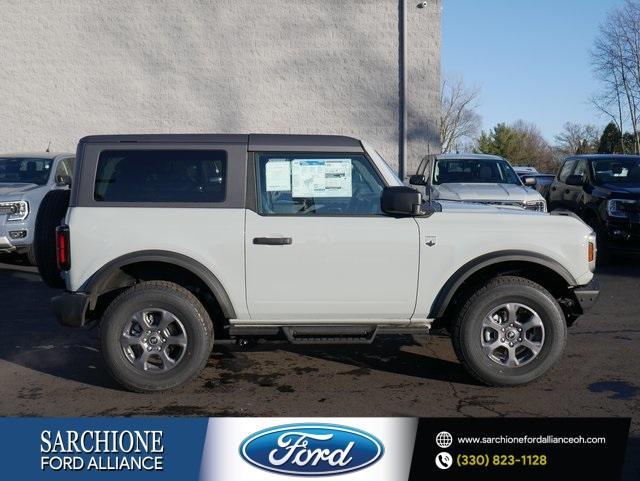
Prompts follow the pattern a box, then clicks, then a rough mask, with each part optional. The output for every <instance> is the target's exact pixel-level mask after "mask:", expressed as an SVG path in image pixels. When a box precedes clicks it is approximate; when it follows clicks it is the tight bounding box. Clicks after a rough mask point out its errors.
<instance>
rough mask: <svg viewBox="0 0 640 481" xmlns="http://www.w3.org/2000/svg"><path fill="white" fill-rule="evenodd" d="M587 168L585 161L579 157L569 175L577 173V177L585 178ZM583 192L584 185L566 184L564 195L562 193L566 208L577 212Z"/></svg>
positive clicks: (578, 211)
mask: <svg viewBox="0 0 640 481" xmlns="http://www.w3.org/2000/svg"><path fill="white" fill-rule="evenodd" d="M587 170H588V164H587V161H586V160H585V159H579V160H577V161H576V165H575V167H574V169H573V173H572V174H571V175H577V176H579V177H582V179H583V180H585V179H587V176H588V175H589V174H588V172H587ZM583 193H584V186H582V185H566V186H565V188H564V195H563V199H564V205H566V208H567V209H569V210H570V211H572V212H575V213H577V214H579V213H580V201H581V200H582V195H583Z"/></svg>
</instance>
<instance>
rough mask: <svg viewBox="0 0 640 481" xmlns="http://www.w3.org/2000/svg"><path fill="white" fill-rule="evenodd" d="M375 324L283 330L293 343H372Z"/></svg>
mask: <svg viewBox="0 0 640 481" xmlns="http://www.w3.org/2000/svg"><path fill="white" fill-rule="evenodd" d="M376 330H377V328H376V327H375V326H291V327H283V328H282V331H283V332H284V335H285V336H286V337H287V340H288V341H289V342H290V343H291V344H371V343H372V342H373V340H374V339H375V337H376Z"/></svg>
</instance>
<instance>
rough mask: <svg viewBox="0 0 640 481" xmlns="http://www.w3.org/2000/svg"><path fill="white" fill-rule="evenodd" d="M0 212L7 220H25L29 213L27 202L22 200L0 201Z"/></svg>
mask: <svg viewBox="0 0 640 481" xmlns="http://www.w3.org/2000/svg"><path fill="white" fill-rule="evenodd" d="M0 214H6V215H7V220H8V221H12V220H25V219H26V218H27V216H28V215H29V203H28V202H27V201H24V200H15V201H10V202H0Z"/></svg>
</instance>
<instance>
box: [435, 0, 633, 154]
mask: <svg viewBox="0 0 640 481" xmlns="http://www.w3.org/2000/svg"><path fill="white" fill-rule="evenodd" d="M443 4H444V6H443V24H442V74H443V75H444V76H451V77H453V78H457V77H462V78H463V79H464V81H465V83H466V84H468V85H470V86H473V87H478V88H479V89H480V91H481V93H480V99H479V103H480V106H479V109H478V113H479V114H480V115H481V116H482V120H483V122H482V123H483V127H482V128H483V129H484V130H489V129H490V128H491V127H493V126H494V125H495V124H497V123H498V122H507V123H510V122H513V121H515V120H518V119H523V120H526V121H529V122H533V123H534V124H536V125H537V126H538V127H539V128H540V130H541V131H542V133H543V135H544V136H545V138H546V139H547V140H548V141H550V142H553V137H554V136H555V135H556V134H557V133H559V132H560V131H561V130H562V126H563V125H564V123H565V122H567V121H571V122H579V123H593V124H596V125H598V126H601V127H602V126H604V125H605V124H606V123H607V122H608V120H607V119H605V118H604V117H602V116H600V115H599V114H598V113H597V112H596V111H595V109H594V108H593V107H592V106H591V105H590V104H589V97H590V96H591V95H592V94H593V93H596V92H597V91H598V83H597V82H596V80H595V79H594V77H593V74H592V71H591V66H590V61H589V51H590V49H591V47H592V45H593V41H594V39H595V37H596V36H597V35H598V28H599V24H600V22H601V21H602V20H603V19H604V18H605V17H606V14H607V12H608V11H609V10H611V9H612V8H615V7H617V6H619V5H622V4H623V0H443Z"/></svg>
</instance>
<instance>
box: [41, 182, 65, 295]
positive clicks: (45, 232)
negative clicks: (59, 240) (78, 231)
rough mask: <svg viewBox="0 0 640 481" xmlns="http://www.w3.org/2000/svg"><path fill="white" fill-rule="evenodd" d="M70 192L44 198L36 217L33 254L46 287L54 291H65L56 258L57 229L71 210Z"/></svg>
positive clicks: (52, 192)
mask: <svg viewBox="0 0 640 481" xmlns="http://www.w3.org/2000/svg"><path fill="white" fill-rule="evenodd" d="M70 195H71V192H70V191H69V190H66V189H65V190H52V191H50V192H48V193H47V195H45V196H44V199H42V202H41V203H40V207H39V208H38V214H37V216H36V230H35V235H34V240H33V247H32V249H33V254H34V260H35V262H36V265H37V266H38V271H39V272H40V277H42V280H43V281H44V283H45V284H46V285H48V286H49V287H53V288H54V289H63V288H64V281H63V280H62V277H60V269H58V261H57V258H56V227H58V226H59V225H60V224H61V223H62V220H63V219H64V216H65V215H66V213H67V209H68V208H69V196H70Z"/></svg>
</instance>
